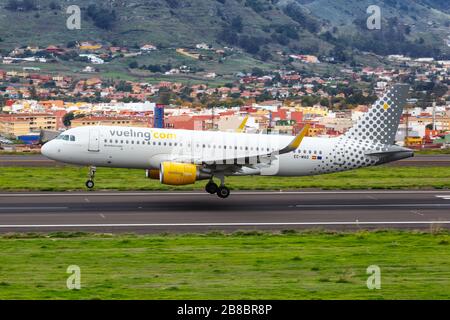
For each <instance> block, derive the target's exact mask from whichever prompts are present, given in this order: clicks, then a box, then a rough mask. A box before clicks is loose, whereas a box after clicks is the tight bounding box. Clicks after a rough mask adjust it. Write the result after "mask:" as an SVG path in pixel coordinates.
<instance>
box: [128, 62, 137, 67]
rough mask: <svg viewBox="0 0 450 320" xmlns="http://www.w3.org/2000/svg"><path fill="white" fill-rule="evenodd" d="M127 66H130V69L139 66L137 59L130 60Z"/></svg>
mask: <svg viewBox="0 0 450 320" xmlns="http://www.w3.org/2000/svg"><path fill="white" fill-rule="evenodd" d="M128 66H129V67H130V69H137V68H139V64H138V63H137V61H132V62H130V64H129V65H128Z"/></svg>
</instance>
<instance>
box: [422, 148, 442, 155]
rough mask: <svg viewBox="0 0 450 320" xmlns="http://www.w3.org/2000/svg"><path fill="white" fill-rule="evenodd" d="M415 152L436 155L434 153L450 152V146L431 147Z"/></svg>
mask: <svg viewBox="0 0 450 320" xmlns="http://www.w3.org/2000/svg"><path fill="white" fill-rule="evenodd" d="M414 153H415V154H427V155H428V154H430V155H434V154H450V148H447V149H430V150H419V151H415V152H414Z"/></svg>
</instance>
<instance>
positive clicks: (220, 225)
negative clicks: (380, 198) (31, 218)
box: [0, 221, 450, 229]
mask: <svg viewBox="0 0 450 320" xmlns="http://www.w3.org/2000/svg"><path fill="white" fill-rule="evenodd" d="M390 224H393V225H402V224H403V225H420V224H426V225H428V224H429V225H432V224H450V221H327V222H223V223H222V222H218V223H115V224H23V225H20V224H12V225H0V228H1V229H8V228H14V229H17V228H121V227H137V228H138V227H227V226H311V225H318V226H320V225H357V226H359V225H390Z"/></svg>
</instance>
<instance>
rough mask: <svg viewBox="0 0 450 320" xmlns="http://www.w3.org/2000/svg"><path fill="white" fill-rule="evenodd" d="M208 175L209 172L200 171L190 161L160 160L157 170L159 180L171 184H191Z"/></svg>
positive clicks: (208, 176) (207, 177) (206, 177)
mask: <svg viewBox="0 0 450 320" xmlns="http://www.w3.org/2000/svg"><path fill="white" fill-rule="evenodd" d="M210 177H211V175H210V174H206V173H202V172H201V171H200V169H199V167H198V166H196V165H195V164H190V163H179V162H162V163H161V166H160V170H159V181H160V182H161V183H162V184H168V185H172V186H182V185H186V184H193V183H195V181H197V180H203V179H209V178H210Z"/></svg>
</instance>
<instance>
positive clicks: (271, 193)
mask: <svg viewBox="0 0 450 320" xmlns="http://www.w3.org/2000/svg"><path fill="white" fill-rule="evenodd" d="M438 192H439V193H448V195H445V196H442V197H447V196H448V197H449V198H450V190H448V191H442V190H440V191H438ZM436 193H437V192H436V190H378V191H374V190H370V191H369V190H360V191H348V190H342V191H281V192H280V191H235V192H233V193H232V194H231V197H232V196H239V195H292V194H298V195H302V194H305V195H310V194H330V195H332V194H436ZM162 195H165V196H190V195H193V196H194V195H195V196H198V195H202V196H208V197H211V195H210V194H208V193H206V192H199V191H193V192H161V191H160V192H114V191H111V192H98V193H97V192H92V191H91V192H78V193H77V192H75V193H70V192H67V193H0V197H85V196H90V197H91V196H92V197H108V196H162Z"/></svg>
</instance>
